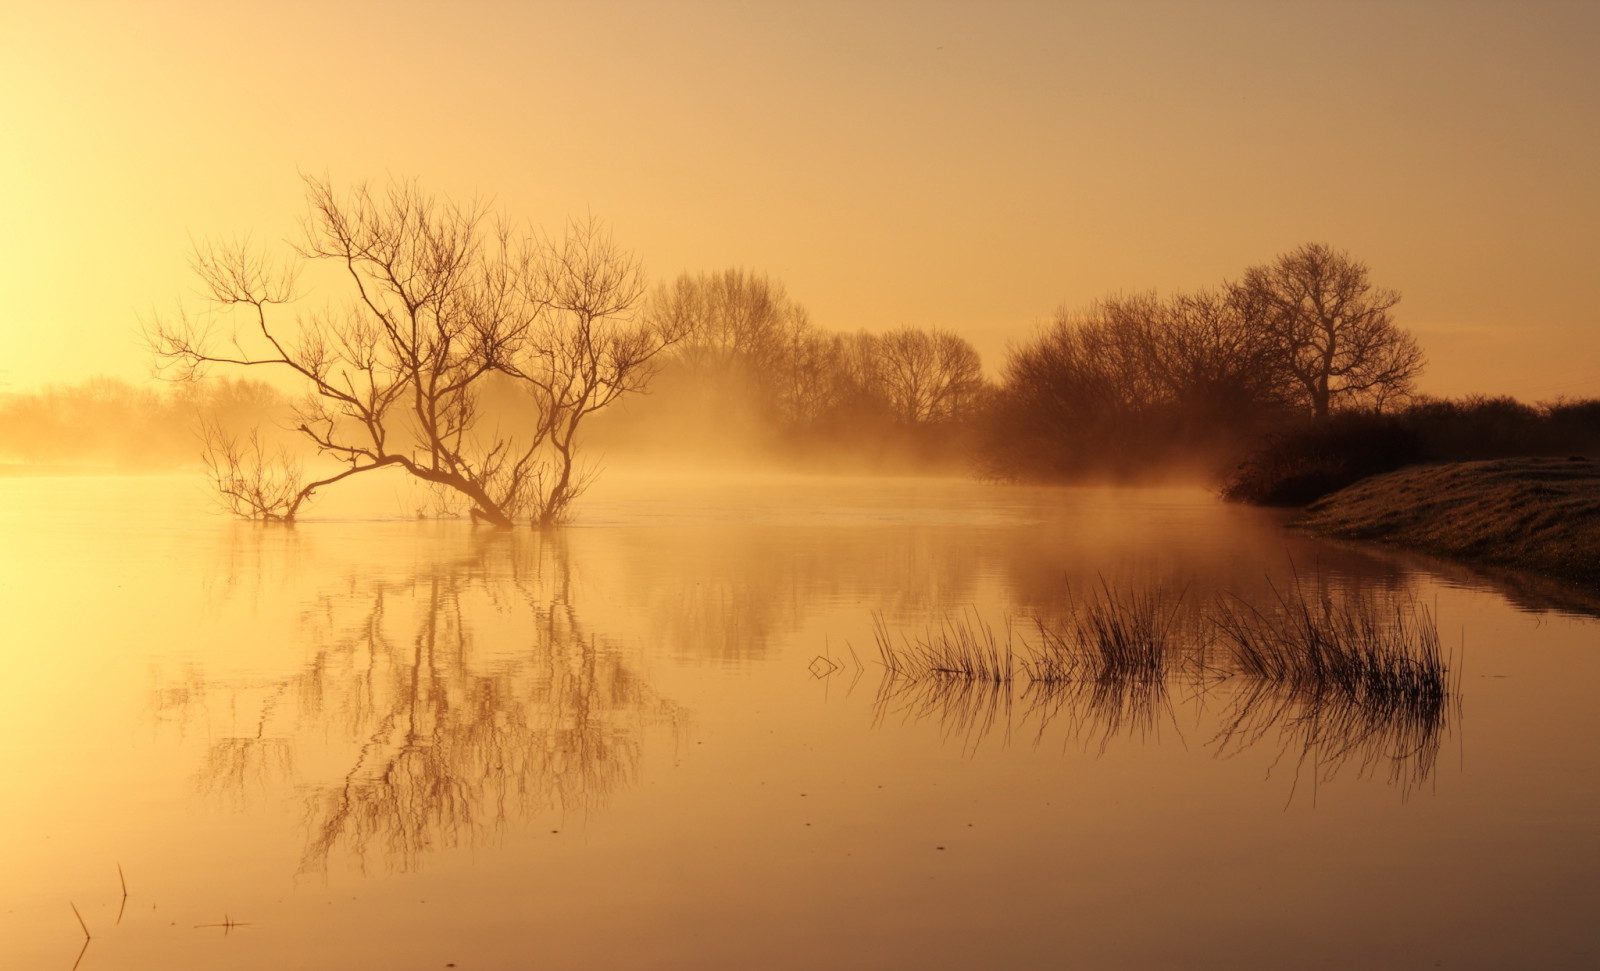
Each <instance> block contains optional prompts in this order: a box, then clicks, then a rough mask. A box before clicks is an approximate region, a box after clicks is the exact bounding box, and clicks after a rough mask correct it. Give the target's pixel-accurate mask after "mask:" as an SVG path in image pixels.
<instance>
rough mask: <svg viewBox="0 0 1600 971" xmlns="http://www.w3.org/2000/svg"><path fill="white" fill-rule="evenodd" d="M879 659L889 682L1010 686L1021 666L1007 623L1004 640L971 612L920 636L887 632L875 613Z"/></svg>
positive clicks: (875, 633)
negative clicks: (947, 681)
mask: <svg viewBox="0 0 1600 971" xmlns="http://www.w3.org/2000/svg"><path fill="white" fill-rule="evenodd" d="M873 639H874V640H875V641H876V643H877V646H878V657H879V660H880V661H881V662H882V663H883V666H884V669H885V671H887V672H888V674H889V676H890V677H891V678H899V679H904V680H907V681H922V680H925V679H929V678H935V679H941V680H959V681H979V682H990V683H994V684H1010V683H1011V681H1012V679H1013V678H1015V676H1016V674H1017V671H1018V668H1019V666H1020V665H1019V658H1018V655H1017V651H1016V647H1015V644H1014V641H1013V639H1012V631H1011V625H1010V624H1009V623H1008V624H1007V625H1006V627H1005V636H1004V637H1003V638H1002V637H1000V636H998V635H997V634H996V633H995V630H994V628H993V627H991V626H989V624H987V623H985V622H984V620H983V619H982V618H981V617H979V616H978V615H977V613H976V612H974V611H968V612H967V613H964V614H959V615H950V616H946V617H945V618H944V619H943V620H942V621H941V622H940V624H939V626H938V627H935V628H931V629H929V630H928V631H926V632H924V633H923V634H922V635H920V636H916V637H912V636H909V635H905V636H902V637H901V638H900V639H899V640H898V641H896V640H895V638H894V637H893V636H892V635H891V634H890V633H889V627H888V624H887V623H886V622H885V621H884V619H883V615H881V614H874V615H873Z"/></svg>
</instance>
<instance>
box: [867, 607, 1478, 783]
mask: <svg viewBox="0 0 1600 971" xmlns="http://www.w3.org/2000/svg"><path fill="white" fill-rule="evenodd" d="M1181 621H1192V626H1185V625H1184V624H1183V623H1181ZM875 640H876V641H877V647H878V652H879V658H880V660H881V662H882V664H883V667H884V671H885V676H884V680H883V682H882V684H881V686H880V690H879V696H878V717H879V719H880V720H882V719H884V718H886V717H887V716H888V715H889V714H891V713H898V714H900V715H902V716H904V717H912V718H927V717H932V718H936V719H937V720H938V721H939V722H940V724H942V725H943V726H944V727H945V730H946V732H947V734H951V735H959V736H960V737H961V738H962V739H963V740H964V741H965V743H966V744H968V745H976V744H977V742H978V741H980V740H981V739H982V738H983V737H985V736H987V735H988V734H990V733H991V732H993V731H994V730H995V729H996V727H997V726H1000V725H1004V726H1005V729H1006V730H1007V731H1008V732H1009V730H1010V728H1011V726H1012V719H1011V718H1010V715H1011V712H1012V707H1013V701H1014V700H1015V701H1017V702H1018V703H1020V704H1021V705H1022V706H1023V712H1024V716H1025V717H1024V721H1027V720H1030V719H1031V720H1032V722H1033V723H1034V725H1035V727H1036V730H1037V732H1039V733H1040V734H1042V733H1043V732H1044V730H1045V728H1046V727H1047V726H1048V725H1050V724H1053V723H1057V722H1062V721H1064V722H1066V723H1068V724H1069V725H1070V726H1071V729H1070V730H1071V732H1072V733H1073V734H1074V735H1077V736H1080V737H1098V738H1099V739H1100V741H1101V743H1102V744H1105V743H1106V742H1109V740H1110V739H1111V738H1113V737H1115V736H1117V735H1120V734H1123V733H1126V732H1147V731H1150V730H1153V729H1155V728H1156V727H1157V726H1158V724H1159V722H1160V721H1161V717H1162V713H1163V712H1166V711H1168V710H1169V709H1170V705H1171V689H1172V688H1173V687H1174V686H1183V687H1186V688H1188V689H1189V690H1191V691H1192V692H1194V693H1195V694H1197V695H1205V694H1209V693H1212V692H1224V693H1225V694H1226V697H1227V704H1226V709H1225V712H1224V716H1223V722H1222V728H1221V729H1220V730H1219V732H1218V734H1217V736H1216V738H1215V739H1214V742H1215V744H1216V745H1217V746H1218V748H1219V750H1221V751H1228V750H1233V749H1237V748H1240V747H1243V746H1246V745H1250V744H1254V743H1256V742H1258V741H1261V740H1263V739H1266V738H1268V737H1269V736H1271V737H1274V738H1277V739H1279V740H1280V741H1281V743H1282V744H1283V745H1284V746H1285V747H1286V748H1290V749H1295V750H1297V751H1298V752H1299V756H1298V758H1299V759H1301V760H1307V759H1309V760H1312V761H1314V763H1315V765H1316V766H1317V768H1318V771H1319V772H1321V773H1324V774H1326V773H1331V772H1332V771H1335V770H1337V769H1338V768H1339V767H1340V766H1341V765H1343V764H1346V763H1347V762H1349V761H1351V760H1355V761H1356V762H1358V763H1359V764H1360V765H1361V766H1362V767H1363V770H1364V771H1365V770H1370V769H1372V768H1373V767H1375V766H1377V765H1379V764H1380V763H1382V764H1387V765H1388V766H1389V770H1390V772H1391V774H1392V775H1393V777H1394V778H1395V779H1396V780H1397V781H1401V782H1406V783H1414V782H1417V781H1420V780H1421V779H1423V778H1426V776H1427V775H1428V774H1429V773H1430V772H1431V771H1432V766H1433V762H1434V760H1435V758H1436V756H1437V753H1438V750H1439V744H1440V741H1441V739H1442V738H1443V735H1444V732H1445V729H1446V727H1447V725H1448V721H1449V715H1450V713H1451V711H1452V709H1453V699H1454V698H1455V694H1456V692H1455V686H1454V683H1453V679H1452V677H1451V673H1450V669H1449V666H1448V664H1447V659H1446V657H1445V654H1444V652H1443V650H1442V648H1441V645H1440V640H1439V634H1438V628H1437V625H1436V624H1435V622H1434V619H1433V616H1432V615H1431V613H1430V612H1429V611H1428V610H1427V609H1426V608H1424V607H1422V606H1421V605H1419V604H1417V603H1415V602H1414V601H1412V600H1410V599H1409V598H1406V597H1395V596H1389V595H1380V594H1370V593H1366V592H1362V591H1352V590H1335V589H1332V588H1330V586H1329V585H1328V584H1327V583H1326V582H1324V580H1323V579H1322V578H1320V577H1311V578H1303V579H1296V581H1295V582H1294V583H1293V585H1291V586H1290V587H1288V588H1286V589H1283V590H1280V591H1277V593H1276V595H1275V597H1274V598H1273V599H1272V600H1270V601H1269V602H1267V603H1266V604H1257V605H1252V604H1247V603H1245V602H1243V601H1239V600H1226V599H1225V600H1220V601H1218V602H1217V603H1215V604H1213V605H1211V606H1209V607H1206V608H1203V609H1199V610H1184V609H1182V603H1181V598H1174V597H1170V596H1165V595H1162V594H1161V593H1160V592H1152V593H1142V594H1134V593H1129V592H1126V591H1121V592H1119V591H1114V590H1112V589H1111V588H1110V587H1109V586H1106V585H1102V588H1101V589H1100V590H1099V591H1098V592H1097V593H1096V595H1095V596H1094V597H1093V598H1091V599H1090V600H1089V601H1088V602H1087V603H1083V604H1074V605H1073V609H1072V611H1071V613H1070V615H1069V620H1068V621H1067V622H1066V623H1064V624H1061V625H1050V624H1045V623H1036V624H1035V625H1033V626H1032V628H1031V629H1030V628H1027V627H1023V628H1018V627H1016V626H1015V625H1012V624H1007V625H1005V626H1004V627H1003V628H1002V629H1001V630H1000V631H999V632H998V633H997V632H996V631H995V630H994V629H993V628H992V627H990V626H989V625H988V624H986V623H985V622H983V620H982V619H981V618H979V617H978V616H976V615H975V614H972V613H967V614H963V615H959V616H955V617H951V618H947V619H946V620H945V621H944V622H943V623H941V624H940V625H939V626H937V627H935V628H932V629H930V630H928V631H927V632H925V633H924V634H922V635H920V636H914V635H905V636H902V637H900V638H898V639H896V638H895V637H894V636H892V635H891V634H890V632H889V630H888V628H887V625H886V624H885V623H884V622H883V620H882V618H879V619H878V620H877V623H876V626H875ZM1019 685H1020V693H1019V692H1018V691H1017V690H1016V686H1019Z"/></svg>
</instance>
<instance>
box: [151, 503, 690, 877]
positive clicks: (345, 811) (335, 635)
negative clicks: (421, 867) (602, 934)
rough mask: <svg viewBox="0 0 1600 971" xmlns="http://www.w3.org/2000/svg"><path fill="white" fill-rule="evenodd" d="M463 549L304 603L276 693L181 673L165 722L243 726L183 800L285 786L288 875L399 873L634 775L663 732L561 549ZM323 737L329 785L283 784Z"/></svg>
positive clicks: (503, 544)
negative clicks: (384, 868) (364, 868)
mask: <svg viewBox="0 0 1600 971" xmlns="http://www.w3.org/2000/svg"><path fill="white" fill-rule="evenodd" d="M474 539H475V543H474V544H473V545H474V549H473V551H472V552H471V553H470V554H469V555H465V556H461V557H459V558H456V559H453V560H449V561H444V562H430V563H426V564H424V565H423V566H421V567H420V568H419V569H417V570H416V571H415V572H414V573H413V574H412V575H410V576H407V577H401V578H395V579H390V578H379V579H374V578H368V577H348V578H346V579H345V580H344V581H343V582H342V583H341V584H340V586H339V587H338V588H337V589H336V590H334V591H330V592H325V593H323V594H321V595H320V596H318V597H317V598H316V600H315V602H314V604H313V605H312V606H311V607H310V608H309V609H308V610H306V611H305V616H304V624H303V628H302V631H301V634H300V639H301V641H302V643H304V644H305V645H306V647H307V657H306V659H305V661H304V663H303V665H302V666H301V667H300V669H299V670H298V671H296V672H295V673H293V674H292V675H289V676H288V677H285V678H282V679H280V680H277V681H275V682H272V683H267V684H259V683H258V684H243V685H240V684H235V685H226V684H207V683H206V682H205V681H204V680H203V678H202V677H201V676H200V675H199V674H198V673H195V672H191V674H190V677H189V679H188V682H187V684H186V685H185V686H184V687H183V688H181V689H172V688H168V689H165V690H163V691H162V692H160V693H159V694H158V706H159V707H165V708H169V709H170V708H171V707H172V706H173V705H175V704H176V705H180V706H188V705H194V704H197V703H198V704H205V705H222V706H226V707H227V708H229V709H230V710H237V709H239V708H241V707H242V708H245V709H248V710H249V711H251V712H253V713H254V717H253V718H252V719H249V723H250V724H252V725H253V728H254V731H253V733H252V734H250V735H245V736H233V737H223V738H220V739H217V740H216V741H215V742H213V744H212V745H211V747H210V750H209V751H208V752H207V755H206V758H205V762H204V764H203V766H202V767H201V769H200V771H199V773H198V780H199V785H200V788H201V789H202V790H204V791H206V792H207V793H211V794H214V795H218V796H221V797H223V798H226V799H232V800H234V801H235V802H236V803H239V804H241V805H242V804H243V803H244V802H245V801H246V797H247V795H248V794H249V793H250V792H251V791H252V790H259V789H263V788H265V787H266V785H267V783H268V781H269V780H271V779H273V778H276V779H279V780H283V781H294V782H296V783H297V785H298V789H299V791H300V792H301V793H302V794H303V798H304V800H305V803H306V819H307V828H308V830H309V837H308V840H307V846H306V850H305V854H304V856H303V858H302V861H301V869H302V870H303V871H318V870H322V869H325V868H326V866H327V865H328V862H329V858H330V857H331V856H332V855H333V854H334V853H335V852H336V851H340V850H343V851H345V852H347V853H349V854H350V855H351V856H352V857H354V858H356V859H357V860H360V861H365V860H366V859H367V858H368V856H369V854H372V853H377V854H379V855H381V857H382V859H383V860H384V861H385V862H386V863H387V864H388V865H389V866H390V867H393V868H396V869H408V868H410V867H412V866H414V865H416V864H417V862H418V861H419V859H420V857H421V856H422V855H423V854H424V853H425V852H427V851H428V850H430V849H434V848H444V847H453V846H456V845H458V844H460V843H462V842H463V841H467V842H470V841H473V840H476V839H481V838H482V837H484V836H485V835H488V834H492V833H494V832H496V831H498V830H500V829H501V828H502V827H504V826H505V825H506V824H507V823H508V822H512V821H516V820H527V819H529V818H531V817H533V816H535V815H538V814H539V813H542V812H545V811H547V810H556V811H559V812H560V813H563V814H568V813H571V814H579V815H581V814H586V813H588V812H590V811H592V810H595V809H597V808H599V807H601V806H603V805H604V804H605V802H606V800H607V799H608V797H609V796H610V795H611V794H612V793H613V792H614V791H615V790H616V789H617V788H618V787H620V786H623V785H626V784H628V783H629V782H630V781H632V780H633V778H634V777H635V775H636V773H637V770H638V765H639V759H640V754H641V730H642V726H643V724H644V723H645V722H646V721H648V720H662V721H667V722H671V721H673V720H674V719H675V718H676V717H677V716H678V712H677V709H676V707H675V706H674V705H673V704H672V703H671V702H669V701H666V700H664V699H661V698H659V697H658V696H657V695H656V694H655V692H654V691H653V690H652V689H651V688H650V686H649V685H648V684H646V683H645V682H644V680H643V679H642V678H640V677H639V676H638V675H637V674H636V673H635V672H634V671H633V670H632V669H631V668H630V666H629V665H628V664H627V662H626V661H625V660H624V659H623V656H622V653H621V652H620V651H619V650H618V649H617V647H616V646H615V645H613V644H611V643H609V642H608V641H607V640H605V639H604V638H602V637H600V636H599V635H597V634H595V633H593V632H591V631H590V630H588V629H587V628H586V627H585V626H584V624H583V621H582V619H581V617H580V616H579V612H578V609H577V607H576V605H575V604H574V603H573V601H572V597H571V586H572V568H571V563H570V560H569V557H568V554H567V550H566V547H565V545H564V544H563V543H562V542H560V541H559V540H550V541H544V540H541V539H540V538H538V537H529V536H522V535H515V534H513V535H505V534H487V533H485V534H482V535H479V536H476V537H474ZM231 592H237V591H231ZM219 695H220V696H222V697H220V698H219V697H218V696H219ZM329 735H332V737H334V738H336V739H339V740H341V741H342V744H341V745H338V746H336V749H337V751H336V752H334V753H330V755H331V756H332V762H333V764H334V765H336V766H337V771H334V772H327V771H323V772H321V773H319V776H320V778H317V779H311V780H305V779H296V778H293V771H292V770H293V766H294V764H295V758H294V752H295V747H296V745H297V744H302V743H304V742H305V741H306V740H307V739H313V738H317V737H318V736H322V737H327V736H329Z"/></svg>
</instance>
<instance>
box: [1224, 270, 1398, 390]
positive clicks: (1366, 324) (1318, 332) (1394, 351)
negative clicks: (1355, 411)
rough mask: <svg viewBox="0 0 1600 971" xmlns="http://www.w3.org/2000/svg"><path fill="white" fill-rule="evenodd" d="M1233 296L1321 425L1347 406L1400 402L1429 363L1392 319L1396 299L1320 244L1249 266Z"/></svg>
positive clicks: (1395, 292) (1395, 293) (1389, 291)
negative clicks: (1268, 338)
mask: <svg viewBox="0 0 1600 971" xmlns="http://www.w3.org/2000/svg"><path fill="white" fill-rule="evenodd" d="M1229 289H1230V293H1231V295H1232V297H1233V299H1234V301H1235V302H1236V303H1237V305H1238V306H1239V308H1240V310H1241V312H1242V313H1244V314H1245V315H1246V317H1247V318H1248V319H1250V320H1251V321H1253V322H1255V323H1257V324H1258V325H1259V326H1260V327H1262V328H1264V329H1265V330H1266V331H1267V332H1268V333H1270V334H1271V335H1272V338H1273V341H1274V343H1275V345H1276V354H1275V357H1276V363H1277V366H1278V367H1279V368H1280V369H1281V370H1282V371H1283V373H1284V374H1286V375H1287V377H1288V378H1289V379H1290V380H1291V381H1292V382H1293V383H1294V384H1295V386H1296V387H1297V388H1298V389H1300V391H1301V392H1302V393H1303V395H1304V398H1305V400H1306V403H1307V404H1308V405H1309V407H1310V409H1311V413H1312V416H1313V417H1315V418H1317V419H1324V418H1327V417H1328V414H1329V413H1330V412H1331V411H1332V410H1333V409H1334V408H1335V407H1336V406H1338V405H1340V404H1343V403H1374V404H1379V405H1381V404H1383V403H1386V402H1388V401H1391V400H1393V399H1394V398H1396V397H1403V396H1404V395H1406V394H1407V393H1409V391H1410V389H1411V385H1412V382H1413V380H1415V378H1416V377H1417V375H1418V374H1420V373H1421V372H1422V368H1423V365H1424V364H1425V363H1426V362H1425V360H1424V358H1423V354H1422V349H1421V348H1420V347H1419V346H1418V345H1417V342H1416V340H1415V339H1414V338H1413V337H1412V336H1411V335H1410V334H1409V333H1407V332H1406V331H1404V330H1401V329H1400V328H1399V327H1397V326H1395V323H1394V319H1393V317H1392V316H1391V315H1390V313H1389V311H1390V310H1391V309H1393V307H1394V305H1395V304H1397V303H1399V302H1400V294H1399V292H1398V291H1395V290H1385V289H1380V288H1377V287H1374V286H1373V285H1372V284H1371V283H1370V282H1369V281H1368V279H1367V267H1366V265H1365V264H1363V263H1360V262H1357V261H1356V260H1353V259H1351V258H1350V256H1349V254H1347V253H1344V252H1338V251H1335V250H1333V249H1332V248H1330V247H1328V246H1325V245H1323V244H1321V243H1308V244H1306V245H1305V246H1302V247H1300V248H1299V249H1296V250H1294V251H1292V252H1290V253H1285V254H1284V255H1282V256H1280V257H1278V259H1277V260H1276V261H1274V262H1272V263H1269V264H1264V265H1261V266H1253V267H1250V268H1249V269H1248V270H1246V271H1245V273H1244V278H1243V279H1242V280H1241V281H1240V282H1238V283H1236V284H1233V285H1232V286H1231V287H1230V288H1229Z"/></svg>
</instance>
